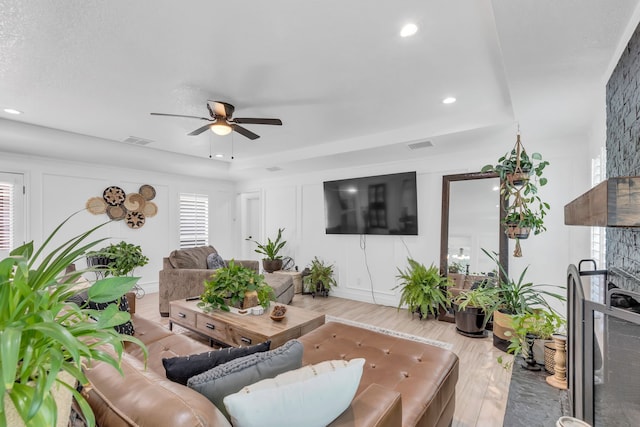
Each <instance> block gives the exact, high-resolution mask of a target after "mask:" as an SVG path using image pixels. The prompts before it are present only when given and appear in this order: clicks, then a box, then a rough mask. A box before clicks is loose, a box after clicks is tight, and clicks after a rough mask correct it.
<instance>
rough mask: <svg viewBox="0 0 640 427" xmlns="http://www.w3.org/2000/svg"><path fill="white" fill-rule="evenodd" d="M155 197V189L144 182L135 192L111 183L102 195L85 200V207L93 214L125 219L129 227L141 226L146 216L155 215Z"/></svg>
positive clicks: (156, 210)
mask: <svg viewBox="0 0 640 427" xmlns="http://www.w3.org/2000/svg"><path fill="white" fill-rule="evenodd" d="M155 197H156V189H155V188H153V187H152V186H150V185H148V184H145V185H142V186H141V187H140V189H139V190H138V192H137V193H129V194H127V193H125V191H124V190H123V189H122V188H120V187H117V186H115V185H112V186H110V187H107V188H105V189H104V191H103V192H102V197H91V198H90V199H89V200H87V204H86V208H87V210H88V211H89V212H90V213H92V214H94V215H101V214H107V216H108V217H109V218H110V219H112V220H114V221H120V220H125V222H126V223H127V226H128V227H129V228H133V229H136V228H140V227H142V226H143V225H144V224H145V222H146V220H147V218H151V217H154V216H156V214H157V213H158V206H157V205H156V204H155V203H154V202H152V201H151V200H153V199H154V198H155Z"/></svg>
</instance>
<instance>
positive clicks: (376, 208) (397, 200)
mask: <svg viewBox="0 0 640 427" xmlns="http://www.w3.org/2000/svg"><path fill="white" fill-rule="evenodd" d="M417 199H418V193H417V189H416V173H415V172H405V173H395V174H390V175H378V176H369V177H363V178H352V179H342V180H338V181H326V182H325V183H324V210H325V225H326V228H325V229H326V233H327V234H398V235H414V236H415V235H417V234H418V200H417Z"/></svg>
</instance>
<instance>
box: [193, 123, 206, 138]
mask: <svg viewBox="0 0 640 427" xmlns="http://www.w3.org/2000/svg"><path fill="white" fill-rule="evenodd" d="M210 127H211V123H208V124H206V125H204V126H202V127H200V128H198V129H196V130H194V131H193V132H191V133H190V134H189V135H190V136H196V135H200V134H201V133H202V132H204V131H206V130H207V129H209V128H210Z"/></svg>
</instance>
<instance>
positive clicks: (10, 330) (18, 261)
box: [0, 219, 147, 426]
mask: <svg viewBox="0 0 640 427" xmlns="http://www.w3.org/2000/svg"><path fill="white" fill-rule="evenodd" d="M67 221H68V219H67V220H65V221H64V222H63V223H62V224H61V225H59V226H58V227H57V228H56V229H55V230H54V231H53V233H52V234H51V235H50V236H49V237H48V238H47V239H46V240H45V241H44V243H43V244H42V246H41V247H40V248H39V249H38V250H34V245H33V242H29V243H27V244H25V245H22V246H20V247H18V248H16V249H14V250H13V251H12V252H11V255H10V256H9V257H8V258H5V259H3V260H2V261H0V378H1V379H2V381H1V382H2V386H3V393H2V395H3V399H0V425H20V424H21V422H22V423H24V424H25V425H27V426H55V425H56V423H57V420H58V419H60V422H64V425H66V424H67V422H68V413H69V412H68V410H67V417H66V419H64V415H60V414H61V412H63V410H64V409H65V408H64V407H58V404H57V402H56V399H55V398H54V397H53V395H54V393H55V392H57V391H59V390H66V391H68V392H69V393H71V394H72V395H73V397H74V398H75V399H76V401H77V402H78V404H79V406H80V408H81V410H82V412H83V413H84V415H85V417H86V418H87V421H88V423H89V425H90V426H93V425H95V417H94V415H93V412H92V410H91V407H90V406H89V404H88V403H87V402H86V400H85V399H84V397H83V396H82V395H81V394H80V393H79V392H78V391H76V384H75V383H76V381H78V382H79V383H80V384H82V385H85V386H86V385H88V380H87V377H86V376H85V374H84V373H83V368H84V367H85V366H87V364H89V363H90V362H91V361H92V360H101V361H104V362H107V363H109V364H110V365H111V366H113V367H114V368H115V369H116V370H118V371H119V372H120V374H122V371H121V369H120V357H121V355H122V352H123V345H124V342H125V341H129V342H133V343H135V344H137V345H139V346H140V347H142V348H143V350H144V353H145V357H146V352H147V350H146V348H145V346H144V344H142V342H140V341H139V340H138V339H136V338H134V337H132V336H129V335H121V334H119V333H118V332H116V330H115V329H114V328H113V327H114V326H116V325H120V324H122V323H124V322H126V321H128V320H129V319H130V316H129V313H126V312H122V311H119V310H118V306H117V304H110V305H109V306H108V307H107V308H106V309H105V310H104V311H97V310H90V309H88V308H86V307H84V306H83V307H80V306H78V305H77V304H76V303H73V302H68V300H69V299H70V298H71V297H72V296H74V295H75V294H76V293H77V292H78V290H77V289H74V287H75V286H76V280H77V279H78V278H79V277H80V275H81V274H82V273H83V271H80V270H78V271H75V272H71V273H69V274H62V273H64V271H65V269H66V267H67V266H69V265H71V264H72V263H74V262H75V261H77V260H78V259H80V258H82V257H85V256H86V251H87V250H88V249H90V248H91V247H93V246H95V245H96V244H98V243H99V242H100V240H98V241H93V242H89V243H87V242H86V241H85V240H86V239H87V238H88V237H89V235H91V233H93V232H94V231H95V230H96V229H97V228H99V227H100V226H98V227H95V228H93V229H91V230H89V231H87V232H84V233H82V234H79V235H77V236H76V237H74V238H72V239H70V240H68V241H67V242H65V243H64V244H62V245H60V246H59V247H57V248H55V249H53V250H51V251H50V252H49V253H46V252H45V250H46V249H47V248H48V245H49V244H50V243H51V240H52V239H53V237H54V236H55V235H56V234H57V232H58V231H59V230H60V229H61V227H62V226H63V225H64V224H65V223H66V222H67ZM103 225H104V224H103ZM137 280H138V278H137V277H110V278H107V279H103V280H98V281H96V282H95V283H93V284H92V285H91V286H90V287H89V288H88V290H87V293H88V297H89V299H90V300H93V301H94V302H97V303H106V302H111V301H113V300H116V299H117V298H120V297H122V295H124V294H125V293H126V292H127V291H129V289H131V287H132V286H133V285H134V284H135V282H136V281H137ZM105 347H111V348H113V350H114V354H112V353H110V352H106V351H105ZM67 374H68V375H67ZM65 376H66V378H65ZM68 403H69V406H68V408H70V401H69V402H68ZM65 405H66V404H65ZM20 420H21V421H20Z"/></svg>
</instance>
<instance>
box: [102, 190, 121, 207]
mask: <svg viewBox="0 0 640 427" xmlns="http://www.w3.org/2000/svg"><path fill="white" fill-rule="evenodd" d="M125 197H126V195H125V192H124V190H123V189H122V188H120V187H116V186H115V185H113V186H111V187H107V188H105V189H104V192H103V193H102V198H103V199H104V201H105V202H107V204H109V205H110V206H117V205H121V204H122V203H124V199H125Z"/></svg>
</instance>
